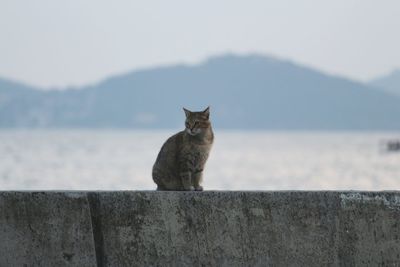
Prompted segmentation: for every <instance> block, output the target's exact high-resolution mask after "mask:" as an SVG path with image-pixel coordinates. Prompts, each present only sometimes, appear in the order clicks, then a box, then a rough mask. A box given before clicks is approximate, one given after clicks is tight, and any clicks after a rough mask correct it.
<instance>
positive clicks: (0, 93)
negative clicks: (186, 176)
mask: <svg viewBox="0 0 400 267" xmlns="http://www.w3.org/2000/svg"><path fill="white" fill-rule="evenodd" d="M4 84H5V85H4ZM207 105H211V112H212V113H211V117H212V120H213V123H214V125H215V127H216V128H233V129H327V130H328V129H329V130H332V129H335V130H338V129H368V130H371V129H379V130H384V129H400V120H399V119H398V118H399V116H400V97H393V96H392V95H390V94H387V93H385V92H381V91H379V90H375V89H373V88H370V87H368V86H366V85H364V84H361V83H357V82H353V81H350V80H346V79H343V78H338V77H333V76H329V75H326V74H323V73H321V72H318V71H315V70H312V69H310V68H306V67H303V66H299V65H296V64H293V63H291V62H288V61H283V60H278V59H274V58H271V57H265V56H260V55H248V56H235V55H224V56H220V57H215V58H211V59H209V60H208V61H206V62H203V63H202V64H199V65H194V66H187V65H176V66H167V67H160V68H154V69H147V70H141V71H135V72H131V73H127V74H123V75H119V76H116V77H112V78H110V79H107V80H105V81H103V82H100V83H99V84H96V85H93V86H88V87H84V88H81V89H80V90H64V91H39V90H35V89H31V88H27V87H24V86H21V85H19V84H15V83H7V82H1V83H0V127H129V128H174V127H183V119H184V113H183V111H182V107H187V108H189V109H192V110H200V109H204V108H205V107H206V106H207Z"/></svg>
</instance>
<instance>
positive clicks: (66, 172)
mask: <svg viewBox="0 0 400 267" xmlns="http://www.w3.org/2000/svg"><path fill="white" fill-rule="evenodd" d="M174 132H175V131H172V130H171V131H119V130H117V131H112V130H110V131H104V130H102V131H97V130H67V131H61V130H25V131H23V130H1V131H0V190H25V189H33V190H42V189H46V190H47V189H55V190H57V189H74V190H86V189H88V190H96V189H99V190H119V189H121V190H143V189H145V190H152V189H154V188H155V185H154V184H153V181H152V179H151V168H152V165H153V163H154V160H155V158H156V156H157V154H158V151H159V149H160V148H161V145H162V144H163V142H164V141H165V140H166V139H167V138H168V137H169V136H170V135H172V134H173V133H174ZM215 134H216V140H215V145H214V147H213V151H212V153H211V156H210V159H209V161H208V163H207V166H206V170H205V176H204V183H203V185H204V187H205V189H206V190H211V189H215V190H287V189H301V190H335V189H339V190H342V189H346V190H348V189H355V190H399V189H400V153H395V152H386V151H385V149H384V145H383V142H384V141H385V140H388V139H392V138H395V139H396V138H400V133H385V132H381V133H368V132H272V131H271V132H255V131H254V132H240V131H236V132H234V131H216V132H215Z"/></svg>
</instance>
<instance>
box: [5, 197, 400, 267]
mask: <svg viewBox="0 0 400 267" xmlns="http://www.w3.org/2000/svg"><path fill="white" fill-rule="evenodd" d="M0 266H400V192H333V191H331V192H301V191H298V192H289V191H288V192H285V191H280V192H222V191H221V192H212V191H208V192H207V191H206V192H152V191H147V192H138V191H136V192H135V191H130V192H125V191H118V192H0Z"/></svg>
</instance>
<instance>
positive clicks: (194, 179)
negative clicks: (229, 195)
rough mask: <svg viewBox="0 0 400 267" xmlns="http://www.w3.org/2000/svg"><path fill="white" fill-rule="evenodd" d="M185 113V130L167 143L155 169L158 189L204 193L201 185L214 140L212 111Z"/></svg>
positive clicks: (155, 180) (154, 178)
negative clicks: (211, 119) (211, 120)
mask: <svg viewBox="0 0 400 267" xmlns="http://www.w3.org/2000/svg"><path fill="white" fill-rule="evenodd" d="M184 111H185V114H186V122H185V126H186V128H185V130H183V131H181V132H179V133H177V134H175V135H173V136H171V137H170V138H169V139H168V140H167V141H166V142H165V143H164V145H163V146H162V148H161V150H160V152H159V154H158V157H157V160H156V162H155V164H154V166H153V180H154V182H155V183H156V184H157V186H158V187H157V190H188V191H192V190H197V191H201V190H203V187H202V186H201V185H200V183H201V181H202V176H203V170H204V166H205V164H206V161H207V159H208V155H209V153H210V150H211V146H212V143H213V141H214V134H213V131H212V128H211V122H210V119H209V117H210V109H209V107H208V108H207V109H205V110H204V111H200V112H191V111H189V110H187V109H185V108H184Z"/></svg>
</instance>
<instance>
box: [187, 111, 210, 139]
mask: <svg viewBox="0 0 400 267" xmlns="http://www.w3.org/2000/svg"><path fill="white" fill-rule="evenodd" d="M183 110H184V111H185V115H186V121H185V126H186V129H185V131H186V132H187V133H188V134H190V135H198V134H201V133H204V132H205V130H207V129H208V128H210V127H211V122H210V107H207V108H206V109H205V110H203V111H196V112H193V111H190V110H187V109H185V108H183Z"/></svg>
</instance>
